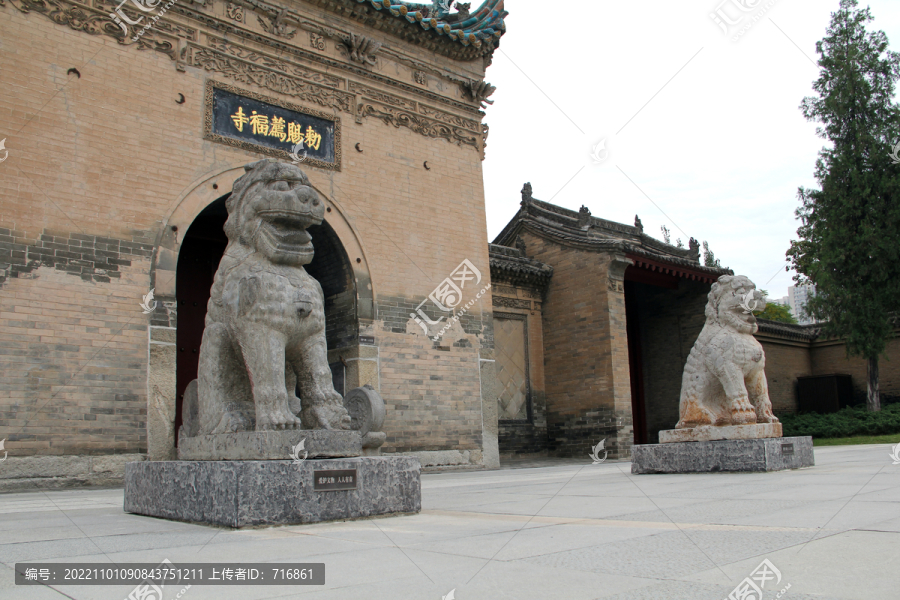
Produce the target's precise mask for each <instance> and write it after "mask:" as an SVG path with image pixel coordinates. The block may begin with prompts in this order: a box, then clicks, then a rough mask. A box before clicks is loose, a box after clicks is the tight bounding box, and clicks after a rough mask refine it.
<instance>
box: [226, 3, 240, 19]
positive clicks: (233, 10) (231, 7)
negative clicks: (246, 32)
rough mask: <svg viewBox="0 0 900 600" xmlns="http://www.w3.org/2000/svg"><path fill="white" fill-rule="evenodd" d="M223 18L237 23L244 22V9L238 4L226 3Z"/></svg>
mask: <svg viewBox="0 0 900 600" xmlns="http://www.w3.org/2000/svg"><path fill="white" fill-rule="evenodd" d="M225 16H226V17H228V18H229V19H234V20H235V21H237V22H238V23H243V22H244V7H243V6H241V5H240V4H234V3H232V2H229V3H228V6H227V7H226V8H225Z"/></svg>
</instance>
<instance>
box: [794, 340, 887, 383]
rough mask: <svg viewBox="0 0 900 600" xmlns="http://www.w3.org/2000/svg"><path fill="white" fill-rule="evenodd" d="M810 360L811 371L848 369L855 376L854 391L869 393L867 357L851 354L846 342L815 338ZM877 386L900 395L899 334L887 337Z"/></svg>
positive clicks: (841, 371)
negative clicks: (867, 385)
mask: <svg viewBox="0 0 900 600" xmlns="http://www.w3.org/2000/svg"><path fill="white" fill-rule="evenodd" d="M895 333H900V332H895ZM810 361H811V363H812V372H811V373H810V375H831V374H833V373H847V374H849V375H850V377H851V378H852V380H853V389H854V391H855V392H856V393H857V394H864V393H866V361H865V359H863V358H861V357H858V356H854V357H851V358H848V357H847V351H846V349H845V347H844V344H842V343H835V342H834V341H831V340H821V341H820V340H816V341H814V342H813V343H812V347H811V349H810ZM878 389H879V390H880V391H881V393H882V394H890V395H892V396H900V338H898V337H894V338H893V339H891V340H888V343H887V347H886V352H885V356H883V357H881V359H880V360H879V361H878Z"/></svg>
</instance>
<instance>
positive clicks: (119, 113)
mask: <svg viewBox="0 0 900 600" xmlns="http://www.w3.org/2000/svg"><path fill="white" fill-rule="evenodd" d="M506 14H507V13H506V12H505V11H504V5H503V0H487V1H486V2H484V3H482V5H481V6H479V7H478V8H477V9H476V10H473V11H469V10H468V9H467V8H465V7H463V8H461V9H460V10H459V11H454V12H452V13H448V12H447V10H445V9H442V8H441V5H440V3H438V2H435V3H433V4H432V3H427V4H413V3H405V2H394V3H391V2H389V1H388V0H384V1H382V0H253V1H252V2H245V1H243V0H235V1H228V0H174V1H173V2H168V3H167V4H163V3H161V2H154V1H153V0H147V1H143V0H127V1H125V2H122V1H121V0H93V1H91V2H87V1H81V0H48V1H46V2H45V1H37V0H6V1H0V15H2V17H0V40H2V47H0V89H2V93H0V114H2V115H3V117H2V119H0V120H2V123H3V125H2V127H3V131H2V132H0V139H4V138H5V139H6V143H5V148H6V151H8V156H7V158H6V159H5V160H4V161H3V162H2V163H0V314H2V324H0V325H2V329H0V336H2V338H0V347H2V353H0V356H2V359H0V360H2V362H3V367H2V372H0V389H2V390H3V393H2V395H0V406H2V408H0V431H2V432H3V434H4V435H5V437H6V438H7V441H6V449H7V450H8V451H9V455H10V461H12V462H10V463H8V464H7V467H10V468H7V469H6V473H7V474H10V473H13V472H14V471H15V473H17V474H18V475H16V476H18V477H23V478H27V476H29V475H32V476H35V477H38V476H46V475H53V476H56V475H58V476H59V477H69V478H75V479H79V478H80V479H81V480H84V481H85V482H89V481H101V480H102V479H103V478H104V477H105V476H106V475H105V474H109V473H116V472H119V473H120V472H121V464H122V462H123V461H125V460H136V459H141V458H148V459H153V460H159V459H168V458H174V457H175V453H176V447H175V444H176V432H177V430H178V426H179V424H180V412H181V411H180V408H181V396H182V394H183V391H184V388H185V386H186V385H187V383H188V382H189V381H190V380H192V379H193V378H195V377H196V368H197V357H198V353H199V346H200V340H201V337H202V332H203V327H204V315H205V312H206V303H207V300H208V298H209V288H210V284H211V283H212V277H213V274H214V273H215V270H216V267H217V264H218V261H219V258H220V257H221V254H222V251H223V249H224V247H225V237H224V234H223V232H222V224H223V223H224V220H225V218H226V211H225V200H226V199H227V197H228V194H229V192H230V191H231V188H232V184H233V183H234V181H235V180H236V179H237V178H238V177H239V176H240V175H241V174H242V173H244V166H245V165H247V164H248V163H251V162H254V161H256V160H260V159H262V158H267V157H269V158H272V159H273V160H285V161H291V162H295V163H297V164H298V165H299V166H300V167H301V168H302V169H303V170H304V171H305V172H306V174H307V175H308V177H309V179H310V180H311V182H312V185H313V187H314V188H315V189H316V190H317V191H318V193H319V195H320V197H321V198H322V200H323V201H324V202H325V204H326V207H327V208H326V213H325V220H324V222H323V223H322V224H321V225H320V226H318V227H315V228H312V229H311V230H310V232H311V234H312V237H313V244H314V246H315V260H314V262H313V263H312V264H311V265H309V268H308V270H309V272H310V274H312V275H313V276H314V277H316V278H317V279H318V280H319V282H320V283H321V285H322V288H323V290H324V294H325V296H326V309H325V310H326V319H327V336H328V349H329V363H330V364H331V366H332V371H333V374H334V383H335V386H336V387H337V389H338V391H340V392H346V391H348V390H350V389H352V388H354V387H357V386H360V385H363V384H370V385H372V386H373V387H374V388H376V389H377V390H379V391H380V393H381V395H382V396H383V397H384V398H385V401H386V405H387V418H386V422H385V426H384V430H385V431H386V432H387V435H388V438H387V442H386V444H385V446H383V448H382V450H383V452H385V453H415V454H416V455H418V456H419V457H420V458H421V460H422V463H423V464H424V465H430V464H443V465H470V466H482V465H483V466H487V467H493V466H497V464H498V447H497V431H496V422H497V420H496V416H495V410H494V407H495V404H492V403H491V402H490V401H489V400H490V398H489V396H488V394H490V392H491V390H492V389H493V384H492V383H491V382H492V380H493V375H492V372H493V362H492V361H493V355H492V352H493V333H492V326H491V295H490V289H489V280H490V279H489V278H490V267H489V262H488V248H487V245H486V244H485V240H486V239H487V228H486V221H485V210H484V192H483V185H482V164H481V163H482V160H483V158H484V152H485V141H486V139H487V135H488V129H487V125H486V124H485V123H484V122H483V117H484V113H483V112H482V110H481V108H482V107H483V106H484V104H483V102H484V101H485V100H486V98H487V97H488V96H489V95H490V94H491V93H492V91H493V87H492V86H490V84H488V83H487V82H486V81H485V80H484V77H485V70H486V68H487V66H488V65H489V64H490V62H491V57H492V54H493V52H494V50H495V49H496V47H497V46H498V44H499V41H500V37H501V35H502V34H503V32H504V31H505V23H504V17H505V16H506ZM448 190H452V201H450V202H448ZM461 267H462V270H460V268H461ZM476 275H477V276H476ZM445 280H450V281H451V282H452V283H453V284H454V285H457V286H460V291H461V292H462V294H461V297H460V298H457V297H452V298H451V297H450V296H448V295H447V294H446V293H445V294H443V296H441V297H440V298H438V300H442V301H443V304H441V305H440V306H438V305H436V304H435V303H433V302H431V301H430V300H428V298H429V295H431V294H433V293H434V292H435V290H437V289H439V287H440V286H441V285H442V282H444V281H445ZM485 287H487V289H486V290H484V291H482V290H483V288H485ZM151 290H152V297H150V296H149V295H148V294H149V293H150V292H151ZM479 292H481V293H479ZM476 296H477V299H476ZM450 300H453V302H451V301H450ZM426 301H427V302H426ZM457 301H462V302H463V303H466V304H468V303H469V302H470V301H471V304H470V305H469V306H468V308H467V311H466V313H465V315H463V316H462V318H460V319H459V320H458V321H454V323H453V328H452V329H451V330H450V332H449V333H448V335H445V336H443V338H441V339H439V340H438V341H434V340H432V339H431V338H430V337H429V336H428V335H427V334H426V331H423V329H422V328H421V327H420V326H419V325H418V324H417V323H416V321H415V320H414V319H413V318H412V317H411V316H410V315H411V314H418V312H421V313H422V314H424V315H426V316H428V317H429V319H430V320H432V321H438V320H441V321H442V322H446V318H447V316H449V315H450V313H449V312H446V310H444V309H447V310H449V309H452V308H453V307H455V306H456V304H454V302H457ZM147 309H149V310H147ZM418 318H420V317H418ZM450 334H452V337H451V335H450ZM53 457H68V459H67V460H56V461H55V462H54V461H53V460H51V459H52V458H53ZM73 457H74V458H73ZM28 458H34V460H30V461H28V460H26V459H28ZM286 458H287V457H286ZM17 461H25V462H17ZM13 464H15V465H18V466H16V467H15V469H12V467H11V465H13ZM10 476H12V475H10ZM45 483H46V482H45ZM23 485H24V482H23Z"/></svg>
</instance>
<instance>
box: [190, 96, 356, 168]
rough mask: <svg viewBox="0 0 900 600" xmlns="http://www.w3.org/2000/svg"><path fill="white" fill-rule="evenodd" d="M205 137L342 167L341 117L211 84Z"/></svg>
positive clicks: (294, 159)
mask: <svg viewBox="0 0 900 600" xmlns="http://www.w3.org/2000/svg"><path fill="white" fill-rule="evenodd" d="M205 137H206V138H207V139H210V140H213V141H216V142H220V143H223V144H228V145H229V146H235V147H238V148H243V149H245V150H250V151H253V152H262V153H264V154H269V155H271V156H276V157H278V158H283V159H286V160H288V161H291V162H294V163H295V164H297V165H299V166H303V165H305V164H308V165H313V166H316V167H322V168H326V169H332V170H335V171H339V170H340V168H341V165H340V162H341V148H340V144H341V124H340V119H338V118H337V117H334V116H333V115H329V114H327V113H321V112H318V111H315V110H310V109H306V108H302V107H299V106H296V105H293V104H289V103H286V102H282V101H280V100H276V99H274V98H269V97H267V96H262V95H260V94H256V93H254V92H250V91H247V90H241V89H239V88H236V87H234V86H231V85H227V84H224V83H219V82H217V81H212V80H210V81H208V82H207V88H206V136H205Z"/></svg>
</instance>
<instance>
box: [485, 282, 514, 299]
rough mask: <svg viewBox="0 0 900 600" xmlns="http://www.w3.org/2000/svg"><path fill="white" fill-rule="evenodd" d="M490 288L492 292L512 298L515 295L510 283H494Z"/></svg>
mask: <svg viewBox="0 0 900 600" xmlns="http://www.w3.org/2000/svg"><path fill="white" fill-rule="evenodd" d="M491 290H492V291H493V293H494V294H497V295H501V296H511V297H513V298H515V297H516V288H514V287H512V286H511V285H500V284H494V285H493V286H491Z"/></svg>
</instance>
